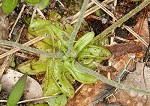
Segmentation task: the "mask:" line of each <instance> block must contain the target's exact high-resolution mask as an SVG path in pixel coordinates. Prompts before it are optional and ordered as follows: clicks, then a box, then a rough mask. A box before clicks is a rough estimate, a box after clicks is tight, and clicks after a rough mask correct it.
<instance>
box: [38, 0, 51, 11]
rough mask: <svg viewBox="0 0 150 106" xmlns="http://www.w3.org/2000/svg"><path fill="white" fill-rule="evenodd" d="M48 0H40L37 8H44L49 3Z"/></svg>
mask: <svg viewBox="0 0 150 106" xmlns="http://www.w3.org/2000/svg"><path fill="white" fill-rule="evenodd" d="M49 2H50V0H41V1H40V3H39V9H40V10H42V9H44V8H46V7H47V6H48V4H49Z"/></svg>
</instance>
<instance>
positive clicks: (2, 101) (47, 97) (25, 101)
mask: <svg viewBox="0 0 150 106" xmlns="http://www.w3.org/2000/svg"><path fill="white" fill-rule="evenodd" d="M55 97H57V96H46V97H41V98H35V99H29V100H23V101H20V102H18V104H21V103H27V102H33V101H38V100H43V99H49V98H55ZM6 102H7V100H0V103H6Z"/></svg>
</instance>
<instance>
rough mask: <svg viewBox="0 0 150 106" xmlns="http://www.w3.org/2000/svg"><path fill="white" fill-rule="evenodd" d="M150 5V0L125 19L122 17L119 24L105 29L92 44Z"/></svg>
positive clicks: (132, 11) (146, 0)
mask: <svg viewBox="0 0 150 106" xmlns="http://www.w3.org/2000/svg"><path fill="white" fill-rule="evenodd" d="M149 3H150V0H145V1H143V2H142V3H141V4H140V5H139V6H137V7H136V8H135V9H133V10H131V11H130V12H129V13H128V14H126V15H125V16H124V17H122V18H121V19H119V20H118V21H117V22H115V23H114V24H112V25H111V26H110V27H108V28H107V29H105V30H104V31H103V32H102V33H100V34H99V35H97V36H96V37H95V38H94V40H93V41H92V43H94V42H96V41H97V40H99V39H101V38H104V37H105V36H106V35H107V34H108V33H110V32H111V31H112V30H113V29H115V28H117V27H118V26H120V25H121V24H122V23H123V22H125V21H126V20H128V19H129V18H130V17H132V16H133V15H135V14H136V13H137V12H139V11H140V10H142V9H143V8H144V7H146V6H147V5H148V4H149Z"/></svg>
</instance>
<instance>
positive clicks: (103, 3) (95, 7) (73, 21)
mask: <svg viewBox="0 0 150 106" xmlns="http://www.w3.org/2000/svg"><path fill="white" fill-rule="evenodd" d="M112 1H113V0H105V1H103V2H102V3H101V5H104V6H105V5H106V3H110V2H112ZM98 9H100V7H99V6H97V5H96V6H94V7H91V8H90V9H88V10H87V11H86V12H85V15H84V17H86V16H88V15H90V14H92V13H93V12H95V11H96V10H98ZM75 22H77V19H73V20H72V22H71V24H74V23H75Z"/></svg>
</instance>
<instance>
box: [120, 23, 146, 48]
mask: <svg viewBox="0 0 150 106" xmlns="http://www.w3.org/2000/svg"><path fill="white" fill-rule="evenodd" d="M123 27H125V28H126V29H127V30H128V31H129V32H130V33H131V34H132V35H134V36H135V37H136V38H137V39H138V40H139V41H140V42H142V43H143V44H144V45H145V46H146V47H148V43H147V42H146V41H145V40H144V39H143V38H142V37H140V36H139V35H138V34H137V33H136V32H134V31H133V30H132V29H131V28H130V27H128V26H126V25H123Z"/></svg>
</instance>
